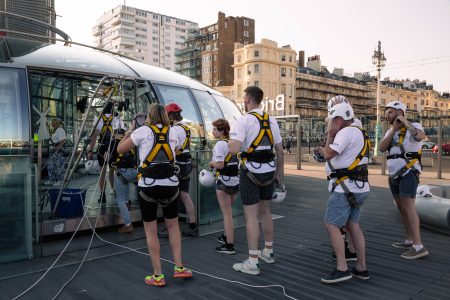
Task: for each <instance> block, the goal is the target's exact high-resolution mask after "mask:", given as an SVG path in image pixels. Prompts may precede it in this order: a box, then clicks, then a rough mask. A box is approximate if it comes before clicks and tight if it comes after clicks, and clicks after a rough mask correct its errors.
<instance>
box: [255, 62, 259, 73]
mask: <svg viewBox="0 0 450 300" xmlns="http://www.w3.org/2000/svg"><path fill="white" fill-rule="evenodd" d="M254 71H255V73H259V64H256V65H255V67H254Z"/></svg>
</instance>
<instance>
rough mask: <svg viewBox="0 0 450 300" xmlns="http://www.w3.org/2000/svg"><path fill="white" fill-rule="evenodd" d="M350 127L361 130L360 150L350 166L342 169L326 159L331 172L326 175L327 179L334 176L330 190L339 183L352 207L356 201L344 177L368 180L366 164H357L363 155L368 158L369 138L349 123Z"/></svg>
mask: <svg viewBox="0 0 450 300" xmlns="http://www.w3.org/2000/svg"><path fill="white" fill-rule="evenodd" d="M351 127H356V128H358V129H359V130H361V133H362V135H363V137H364V145H363V148H362V149H361V151H360V152H359V153H358V155H357V156H356V158H355V160H354V161H353V162H352V163H351V165H350V166H348V167H347V168H343V169H335V168H334V167H333V165H332V164H331V161H329V160H327V165H328V167H329V168H330V170H331V172H330V175H328V177H327V179H328V180H330V179H332V178H336V181H335V182H333V186H332V189H331V192H333V191H334V189H335V188H336V187H337V186H338V185H340V186H341V187H342V189H343V190H344V193H345V196H346V197H347V200H348V202H349V203H350V205H351V206H353V207H358V203H357V201H356V198H355V195H354V194H353V193H352V192H350V190H349V189H348V187H347V186H346V185H345V183H344V181H345V180H346V179H350V180H357V181H362V182H368V181H369V172H368V170H367V164H363V165H359V163H360V162H361V160H362V159H363V158H364V157H367V158H369V153H370V139H369V136H368V135H367V132H366V131H365V130H364V129H362V128H360V127H358V126H355V125H351Z"/></svg>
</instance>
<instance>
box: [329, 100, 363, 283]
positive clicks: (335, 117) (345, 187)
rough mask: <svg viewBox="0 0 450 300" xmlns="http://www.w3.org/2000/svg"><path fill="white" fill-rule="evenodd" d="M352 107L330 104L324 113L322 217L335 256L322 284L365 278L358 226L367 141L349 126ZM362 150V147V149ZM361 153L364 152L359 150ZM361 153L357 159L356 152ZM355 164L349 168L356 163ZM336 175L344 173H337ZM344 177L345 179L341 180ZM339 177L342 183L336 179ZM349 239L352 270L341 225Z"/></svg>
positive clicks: (361, 234)
mask: <svg viewBox="0 0 450 300" xmlns="http://www.w3.org/2000/svg"><path fill="white" fill-rule="evenodd" d="M353 123H354V113H353V109H352V107H351V106H350V104H348V103H339V104H336V105H334V106H333V108H332V109H331V110H330V114H329V116H328V130H327V131H328V134H327V142H326V145H325V147H324V149H323V154H324V157H325V159H326V160H327V164H326V172H327V175H328V176H329V177H331V180H330V183H329V191H330V193H331V195H330V198H329V199H328V203H327V209H326V213H325V217H324V222H325V228H326V229H327V231H328V234H329V236H330V240H331V243H332V246H333V250H334V253H335V255H336V268H335V269H334V270H333V272H332V273H331V274H330V275H328V276H325V277H322V278H321V281H322V282H324V283H336V282H341V281H344V280H348V279H351V278H352V276H356V277H359V278H361V279H365V280H367V279H369V278H370V276H369V272H368V270H367V267H366V260H365V239H364V235H363V233H362V231H361V228H360V227H359V219H360V209H359V207H360V206H361V205H362V204H363V203H364V201H365V200H366V199H367V196H368V194H369V191H370V187H369V183H368V179H367V162H368V158H367V157H365V155H366V154H367V153H366V152H367V151H369V150H368V149H366V147H367V144H366V143H367V142H368V141H366V138H365V137H364V134H363V132H362V130H361V129H359V128H357V127H354V126H352V124H353ZM364 149H366V150H365V151H364ZM363 152H364V153H363ZM360 154H361V155H362V157H361V158H360V160H359V162H358V160H357V158H358V156H359V155H360ZM356 162H358V163H357V164H356V167H355V168H352V170H353V171H350V170H349V167H350V166H352V165H353V164H354V163H356ZM337 174H345V175H339V176H337ZM345 177H347V179H345ZM341 178H343V179H344V180H343V181H342V183H340V182H338V180H339V179H341ZM344 226H345V228H346V230H347V231H348V233H350V236H351V238H352V241H353V244H354V247H355V250H356V256H357V258H358V259H357V263H356V267H355V268H353V269H352V270H349V269H348V266H347V262H346V258H345V243H344V239H343V238H342V234H341V230H340V228H342V227H344Z"/></svg>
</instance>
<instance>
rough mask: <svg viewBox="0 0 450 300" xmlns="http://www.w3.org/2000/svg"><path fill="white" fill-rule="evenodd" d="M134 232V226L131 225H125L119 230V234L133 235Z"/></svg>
mask: <svg viewBox="0 0 450 300" xmlns="http://www.w3.org/2000/svg"><path fill="white" fill-rule="evenodd" d="M133 231H134V228H133V224H130V225H128V226H126V225H123V226H122V227H120V228H119V229H117V232H118V233H132V232H133Z"/></svg>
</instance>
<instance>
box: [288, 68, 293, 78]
mask: <svg viewBox="0 0 450 300" xmlns="http://www.w3.org/2000/svg"><path fill="white" fill-rule="evenodd" d="M288 71H289V77H292V69H288Z"/></svg>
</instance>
